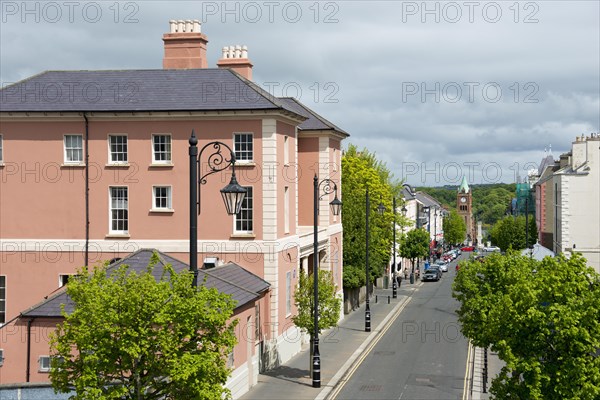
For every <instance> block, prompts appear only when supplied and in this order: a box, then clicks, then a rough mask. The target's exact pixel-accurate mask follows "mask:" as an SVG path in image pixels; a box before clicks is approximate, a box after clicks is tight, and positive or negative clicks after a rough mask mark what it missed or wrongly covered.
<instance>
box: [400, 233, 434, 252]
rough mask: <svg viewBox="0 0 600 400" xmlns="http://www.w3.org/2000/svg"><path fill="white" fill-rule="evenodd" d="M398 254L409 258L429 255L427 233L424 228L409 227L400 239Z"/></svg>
mask: <svg viewBox="0 0 600 400" xmlns="http://www.w3.org/2000/svg"><path fill="white" fill-rule="evenodd" d="M400 255H401V256H402V257H404V258H408V259H410V260H416V259H419V258H425V257H427V256H428V255H429V233H427V231H426V230H425V229H424V228H419V229H411V230H410V231H408V233H406V235H403V236H402V237H401V239H400Z"/></svg>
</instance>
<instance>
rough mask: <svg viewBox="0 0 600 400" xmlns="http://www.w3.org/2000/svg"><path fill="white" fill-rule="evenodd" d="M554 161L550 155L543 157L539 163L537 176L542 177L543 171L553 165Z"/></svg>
mask: <svg viewBox="0 0 600 400" xmlns="http://www.w3.org/2000/svg"><path fill="white" fill-rule="evenodd" d="M554 163H555V161H554V157H552V155H551V154H548V155H547V156H546V157H544V158H543V159H542V161H541V162H540V166H539V167H538V175H542V173H543V172H544V170H545V169H546V168H547V167H549V166H552V165H554Z"/></svg>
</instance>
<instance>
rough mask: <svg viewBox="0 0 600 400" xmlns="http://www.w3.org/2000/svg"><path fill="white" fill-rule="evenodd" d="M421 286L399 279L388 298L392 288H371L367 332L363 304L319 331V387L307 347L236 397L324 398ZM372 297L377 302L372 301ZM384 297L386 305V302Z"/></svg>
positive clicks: (244, 399) (277, 399) (263, 399)
mask: <svg viewBox="0 0 600 400" xmlns="http://www.w3.org/2000/svg"><path fill="white" fill-rule="evenodd" d="M421 285H422V283H421V282H418V283H415V284H413V285H410V284H405V282H402V284H401V286H400V288H399V289H398V297H397V298H396V299H392V289H391V288H389V289H377V288H376V289H375V292H374V293H373V296H372V298H371V300H370V308H371V332H365V307H364V303H363V304H362V305H361V307H360V308H358V309H356V310H355V311H353V312H351V313H350V314H348V315H346V316H345V318H344V319H343V320H342V322H341V323H340V325H339V326H338V327H336V328H334V329H331V330H329V331H326V332H323V334H322V335H321V337H320V338H319V351H320V353H321V382H322V385H321V388H313V387H312V378H311V376H310V370H309V367H310V359H309V358H310V357H309V349H308V346H305V348H303V349H302V351H301V352H300V353H299V354H297V355H296V356H295V357H293V358H292V359H291V360H290V361H288V362H287V363H285V364H284V365H282V366H280V367H278V368H275V369H273V370H270V371H267V372H266V373H265V374H261V375H259V376H258V384H257V385H255V386H254V387H252V389H250V391H249V392H248V393H246V394H245V395H244V396H242V397H241V398H240V400H280V399H288V400H304V399H306V400H314V399H319V400H322V399H326V398H327V395H328V394H329V393H330V392H331V391H332V389H333V388H334V387H335V386H336V384H337V383H338V382H339V380H340V379H341V378H343V376H344V374H345V373H346V372H347V371H348V369H350V367H351V366H352V365H353V364H354V361H355V360H356V359H357V358H358V357H359V356H360V355H361V354H362V353H363V352H364V351H365V349H366V348H367V347H368V346H369V344H370V343H371V342H372V341H373V340H374V339H376V338H377V337H378V336H379V335H380V334H381V331H382V329H384V328H385V326H386V325H387V323H388V322H390V321H391V320H392V319H393V318H394V317H395V316H396V315H398V314H399V313H400V312H401V311H402V309H403V308H404V306H405V305H406V304H408V302H409V301H410V297H411V295H412V293H413V292H414V291H415V290H416V289H418V288H419V287H420V286H421ZM375 296H377V297H378V301H377V302H375ZM388 296H389V297H390V304H388Z"/></svg>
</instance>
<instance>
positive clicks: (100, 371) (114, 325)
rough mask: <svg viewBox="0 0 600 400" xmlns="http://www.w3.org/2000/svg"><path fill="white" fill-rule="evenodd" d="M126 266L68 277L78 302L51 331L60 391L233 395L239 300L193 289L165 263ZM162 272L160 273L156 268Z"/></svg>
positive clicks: (80, 395)
mask: <svg viewBox="0 0 600 400" xmlns="http://www.w3.org/2000/svg"><path fill="white" fill-rule="evenodd" d="M157 262H158V256H157V254H154V256H153V258H152V261H151V263H150V265H149V266H148V269H147V271H145V272H143V273H140V274H137V273H136V272H134V271H130V270H129V268H128V266H126V265H121V266H119V267H118V268H114V269H112V270H110V271H109V272H108V273H107V270H106V268H105V267H103V268H95V269H93V270H92V271H88V270H87V269H83V270H81V271H80V272H79V275H78V276H76V277H74V278H73V279H71V280H69V283H68V285H67V294H68V295H69V297H70V298H71V300H72V301H73V303H74V305H75V310H74V311H73V312H72V313H71V314H68V315H67V314H66V313H65V312H64V307H63V315H64V317H65V321H64V322H63V323H61V324H59V325H58V327H57V330H56V331H55V332H54V333H53V335H52V337H51V354H52V356H53V358H52V365H53V368H52V369H51V372H50V378H51V381H52V385H53V387H54V390H55V391H56V392H62V393H68V392H71V391H72V390H74V391H75V392H76V395H75V396H73V397H72V398H74V399H86V400H87V399H131V400H133V399H136V400H137V399H145V400H148V399H200V398H201V399H214V400H220V399H222V398H223V397H230V393H229V390H228V389H226V388H225V387H224V384H225V383H226V380H227V378H228V376H229V374H230V371H229V368H228V367H227V365H226V360H227V356H228V354H229V353H230V352H231V351H232V350H233V346H234V345H235V343H236V337H235V334H234V331H233V329H234V327H235V325H236V322H237V321H233V322H229V319H230V318H231V316H232V314H233V310H234V307H235V301H234V300H232V299H231V297H230V296H229V295H225V294H222V293H219V292H218V291H217V290H216V289H208V288H206V287H203V286H200V287H198V288H192V277H193V276H192V274H190V273H189V272H184V273H180V274H178V273H176V272H175V271H174V270H173V268H172V267H171V266H170V265H167V266H165V268H164V271H163V274H162V277H161V278H160V279H158V280H157V279H156V278H155V277H154V276H153V272H154V273H156V271H154V268H155V265H156V264H157ZM159 274H160V272H159Z"/></svg>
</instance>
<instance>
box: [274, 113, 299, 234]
mask: <svg viewBox="0 0 600 400" xmlns="http://www.w3.org/2000/svg"><path fill="white" fill-rule="evenodd" d="M277 133H278V136H277V160H278V161H277V162H278V167H277V170H278V171H279V173H278V176H277V181H278V182H279V184H278V185H277V197H278V199H280V201H278V202H277V215H278V216H281V218H278V219H277V237H279V238H283V237H286V236H290V235H294V234H295V233H296V181H297V173H296V154H295V151H296V132H295V128H294V127H293V126H292V125H289V124H285V123H283V122H281V121H277ZM285 136H287V137H288V141H287V151H288V155H289V157H288V163H287V164H286V163H285V160H284V151H285V150H284V146H285V144H284V143H285V140H284V137H285ZM286 186H287V187H288V198H289V203H288V219H289V231H288V232H287V233H286V232H285V219H284V210H285V205H284V199H285V195H284V193H285V187H286Z"/></svg>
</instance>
